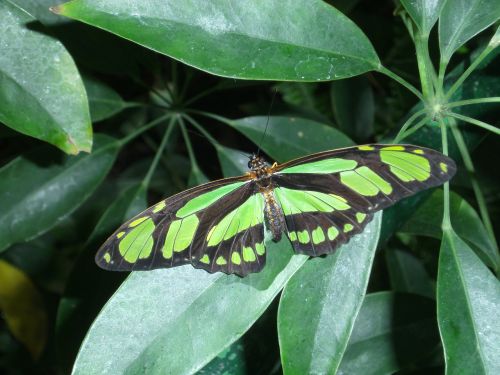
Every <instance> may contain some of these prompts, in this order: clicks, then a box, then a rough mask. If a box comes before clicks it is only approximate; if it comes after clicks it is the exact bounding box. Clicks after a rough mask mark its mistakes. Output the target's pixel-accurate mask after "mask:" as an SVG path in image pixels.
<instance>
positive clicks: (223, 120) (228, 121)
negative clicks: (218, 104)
mask: <svg viewBox="0 0 500 375" xmlns="http://www.w3.org/2000/svg"><path fill="white" fill-rule="evenodd" d="M186 112H190V113H194V114H197V115H201V116H205V117H208V118H211V119H214V120H217V121H219V122H221V123H223V124H227V125H232V121H231V119H228V118H227V117H223V116H219V115H216V114H215V113H210V112H205V111H199V110H196V109H189V110H187V111H186Z"/></svg>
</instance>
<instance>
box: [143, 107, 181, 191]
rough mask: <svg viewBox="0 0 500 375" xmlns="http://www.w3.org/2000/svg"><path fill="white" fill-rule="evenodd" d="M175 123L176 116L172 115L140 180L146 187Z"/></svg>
mask: <svg viewBox="0 0 500 375" xmlns="http://www.w3.org/2000/svg"><path fill="white" fill-rule="evenodd" d="M175 123H176V117H172V118H171V119H170V121H169V123H168V125H167V127H166V129H165V134H164V135H163V138H162V140H161V143H160V147H158V150H156V154H155V157H154V159H153V161H152V162H151V165H150V166H149V169H148V172H147V173H146V176H145V177H144V179H143V180H142V185H143V186H144V187H145V188H146V189H147V188H148V186H149V183H150V182H151V178H152V177H153V173H154V172H155V170H156V167H157V166H158V162H159V161H160V159H161V157H162V154H163V150H164V149H165V146H166V145H167V142H168V139H169V138H170V134H171V133H172V130H173V129H174V125H175Z"/></svg>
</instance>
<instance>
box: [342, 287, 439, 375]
mask: <svg viewBox="0 0 500 375" xmlns="http://www.w3.org/2000/svg"><path fill="white" fill-rule="evenodd" d="M435 311H436V306H435V304H434V302H433V301H432V300H430V299H428V298H424V297H420V296H416V295H407V294H400V293H391V292H379V293H373V294H369V295H367V296H366V298H365V300H364V301H363V306H362V307H361V310H360V311H359V314H358V317H357V319H356V324H355V325H354V329H353V331H352V335H351V338H350V340H349V345H348V346H347V350H346V353H345V355H344V357H343V358H342V362H341V364H340V368H339V371H338V373H339V374H363V375H371V374H373V375H380V374H393V373H395V372H397V371H398V370H401V369H404V368H412V367H415V362H416V361H418V360H419V359H422V357H424V356H426V355H428V354H430V353H431V352H432V351H433V350H434V349H435V348H436V347H437V345H438V343H439V334H438V330H437V325H436V316H435ZM427 362H428V360H426V363H427ZM405 373H406V372H405Z"/></svg>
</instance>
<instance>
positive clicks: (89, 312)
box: [56, 183, 147, 372]
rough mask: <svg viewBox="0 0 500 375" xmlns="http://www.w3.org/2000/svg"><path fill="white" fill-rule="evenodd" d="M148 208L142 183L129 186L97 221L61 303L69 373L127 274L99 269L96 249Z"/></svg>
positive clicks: (62, 350)
mask: <svg viewBox="0 0 500 375" xmlns="http://www.w3.org/2000/svg"><path fill="white" fill-rule="evenodd" d="M146 208H147V203H146V190H145V187H144V185H143V184H142V183H136V184H133V185H131V186H129V187H128V188H127V189H125V190H124V191H123V192H122V193H121V194H119V195H118V197H117V198H116V199H115V200H114V201H113V202H111V204H110V205H109V207H108V209H107V210H106V211H105V212H104V213H103V215H102V216H101V218H100V219H99V221H98V222H97V224H96V226H95V228H94V231H93V232H92V234H91V235H90V237H89V239H88V241H87V243H86V245H85V248H84V250H83V252H82V254H81V256H80V257H79V258H78V260H77V262H76V264H75V267H74V268H73V272H72V273H71V275H70V277H69V280H68V281H67V284H66V290H65V291H64V296H63V298H62V299H61V302H60V303H59V308H58V311H57V322H56V334H57V342H58V343H59V344H60V345H59V348H58V352H59V354H60V363H61V365H62V366H64V367H65V369H66V370H67V372H69V371H70V369H71V366H72V365H73V362H74V359H75V357H76V354H77V352H78V348H79V347H80V345H81V343H82V341H83V338H84V337H85V333H86V332H87V330H88V328H89V327H90V325H91V324H92V321H93V320H94V319H95V317H96V316H97V314H98V313H99V310H100V308H101V307H102V305H103V304H104V303H105V302H106V300H107V299H108V298H109V297H110V296H111V295H112V294H113V292H114V291H115V290H116V288H117V287H118V286H119V285H120V283H121V282H122V281H123V279H124V278H125V276H126V275H125V274H124V273H119V272H106V271H104V270H101V269H100V268H98V267H97V266H96V264H95V262H94V255H95V252H96V251H97V249H98V248H99V246H100V245H101V244H102V243H103V242H104V240H105V239H106V236H108V235H110V234H111V233H112V232H113V231H114V230H115V229H116V228H117V227H118V226H119V225H120V224H122V223H123V222H124V221H126V220H127V219H129V218H131V217H133V216H135V215H136V214H138V213H139V212H141V211H143V210H144V209H146Z"/></svg>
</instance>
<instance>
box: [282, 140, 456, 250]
mask: <svg viewBox="0 0 500 375" xmlns="http://www.w3.org/2000/svg"><path fill="white" fill-rule="evenodd" d="M276 169H277V170H276V173H275V174H274V176H273V182H274V184H275V185H276V186H277V188H276V189H275V194H276V196H277V198H278V200H279V202H280V204H281V207H282V209H283V213H284V215H285V220H286V226H287V235H288V237H289V239H290V240H291V242H292V244H293V246H294V248H295V251H297V252H299V253H305V254H308V255H313V256H316V255H321V254H325V253H329V252H332V251H333V250H335V249H336V248H337V247H338V246H339V245H341V244H343V243H345V242H347V241H348V240H349V239H350V238H351V237H352V236H353V235H355V234H357V233H360V232H361V231H362V230H363V229H364V227H365V225H366V224H367V223H368V222H369V221H370V220H371V218H372V214H373V213H374V212H376V211H378V210H381V209H383V208H386V207H388V206H390V205H392V204H394V203H395V202H397V201H399V200H400V199H402V198H404V197H407V196H409V195H412V194H414V193H416V192H418V191H420V190H424V189H426V188H429V187H433V186H437V185H440V184H442V183H443V182H445V181H448V180H449V179H450V178H451V177H452V176H453V174H454V173H455V169H456V167H455V163H454V162H453V160H452V159H450V158H448V157H446V156H444V155H442V154H441V153H439V152H436V151H434V150H430V149H427V148H423V147H416V146H410V145H365V146H357V147H350V148H345V149H341V150H336V151H328V152H323V153H318V154H313V155H310V156H306V157H303V158H300V159H297V160H293V161H291V162H289V163H285V164H283V165H280V166H278V167H277V168H276Z"/></svg>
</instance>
